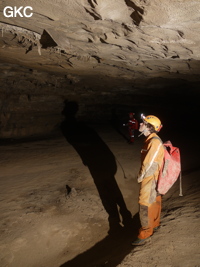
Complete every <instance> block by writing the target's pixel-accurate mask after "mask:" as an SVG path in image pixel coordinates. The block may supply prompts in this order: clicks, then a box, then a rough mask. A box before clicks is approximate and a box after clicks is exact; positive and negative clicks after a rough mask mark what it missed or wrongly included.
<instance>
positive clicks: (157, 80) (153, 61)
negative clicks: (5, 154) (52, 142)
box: [0, 0, 200, 138]
mask: <svg viewBox="0 0 200 267" xmlns="http://www.w3.org/2000/svg"><path fill="white" fill-rule="evenodd" d="M8 5H9V6H11V7H14V6H16V7H20V6H23V7H25V6H30V5H31V7H32V8H33V15H32V17H28V18H27V17H20V16H19V15H18V16H16V17H6V16H5V13H3V11H4V9H5V7H6V6H8ZM199 10H200V2H199V1H196V0H191V1H188V0H175V1H174V0H162V1H160V0H151V1H150V0H137V1H131V0H106V1H105V0H67V1H66V0H65V1H64V0H54V1H53V0H49V1H48V3H47V2H46V1H43V0H41V1H38V0H33V1H31V3H30V1H28V0H24V1H15V0H10V1H9V3H8V1H5V0H3V1H1V3H0V16H1V20H0V27H1V39H0V56H1V64H0V72H1V81H0V88H1V89H0V95H1V101H2V102H1V104H0V108H1V114H0V115H1V123H2V127H1V133H0V136H1V137H2V138H9V137H25V136H30V135H32V134H46V133H47V132H49V131H50V132H52V131H54V129H56V128H57V125H58V124H59V122H60V121H61V120H62V117H61V112H62V108H63V102H64V100H66V99H68V100H74V101H77V102H78V103H79V104H80V110H79V115H80V116H81V117H83V118H90V115H91V111H92V113H93V114H96V115H97V116H96V117H95V118H92V119H94V120H95V119H96V120H100V119H105V117H108V116H110V113H111V110H110V109H109V108H108V106H110V107H113V106H117V105H119V104H121V105H124V106H127V107H132V106H138V105H140V104H141V102H142V103H143V104H144V103H145V105H147V104H148V103H149V102H152V101H153V103H152V104H153V105H154V102H156V103H158V101H157V100H156V101H155V100H153V99H154V97H155V96H156V97H162V96H165V95H166V93H167V95H168V96H169V95H171V94H172V95H174V94H175V95H179V97H177V99H179V100H180V98H181V96H182V95H183V97H186V99H187V97H188V95H190V96H192V97H196V96H198V88H199V80H200V77H199V72H200V62H199V58H200V52H199V45H200V37H199V36H200V19H199ZM138 96H139V97H138ZM140 96H142V97H144V96H145V97H146V98H145V97H144V98H142V99H141V97H140ZM148 97H150V98H148ZM183 103H184V102H182V104H183ZM164 104H165V103H164ZM161 105H163V104H161ZM103 110H104V112H103ZM31 114H32V115H31ZM20 118H21V119H20ZM33 124H34V128H33V127H32V125H33ZM43 125H44V126H43Z"/></svg>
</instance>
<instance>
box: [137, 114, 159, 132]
mask: <svg viewBox="0 0 200 267" xmlns="http://www.w3.org/2000/svg"><path fill="white" fill-rule="evenodd" d="M142 119H143V120H144V121H146V122H147V123H149V124H151V125H152V126H153V127H154V129H155V131H156V132H159V131H160V129H161V128H162V124H161V121H160V120H159V119H158V118H157V117H156V116H154V115H148V116H146V117H145V116H143V117H142Z"/></svg>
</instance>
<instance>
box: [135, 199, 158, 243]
mask: <svg viewBox="0 0 200 267" xmlns="http://www.w3.org/2000/svg"><path fill="white" fill-rule="evenodd" d="M160 214H161V196H157V197H156V201H155V202H154V203H152V204H151V205H150V206H149V207H148V206H144V205H140V221H141V226H142V227H141V228H140V230H139V235H138V238H140V239H146V238H147V237H149V236H151V235H152V234H153V229H154V228H155V227H157V226H159V225H160Z"/></svg>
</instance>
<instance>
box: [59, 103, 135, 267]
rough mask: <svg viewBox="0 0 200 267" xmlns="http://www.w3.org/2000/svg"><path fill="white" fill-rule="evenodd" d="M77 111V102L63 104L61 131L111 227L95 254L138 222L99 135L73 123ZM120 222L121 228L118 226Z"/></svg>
mask: <svg viewBox="0 0 200 267" xmlns="http://www.w3.org/2000/svg"><path fill="white" fill-rule="evenodd" d="M77 111H78V104H77V103H76V102H68V101H65V107H64V110H63V115H64V116H65V119H64V121H63V122H62V123H61V130H62V133H63V135H64V136H65V138H66V140H67V141H68V142H69V143H70V144H71V145H72V146H73V147H74V149H75V150H76V151H77V152H78V154H79V156H80V157H81V159H82V162H83V164H84V165H85V166H87V167H88V169H89V171H90V173H91V176H92V178H93V180H94V183H95V185H96V188H97V190H98V193H99V196H100V198H101V201H102V204H103V206H104V208H105V210H106V212H107V213H108V221H109V227H110V230H109V236H108V237H107V238H106V239H105V241H101V242H100V246H99V245H98V246H97V247H96V246H95V247H93V248H92V249H91V252H92V250H94V249H95V250H96V249H97V251H98V250H99V248H100V250H101V252H102V248H101V246H102V245H101V244H102V242H103V243H104V242H105V243H104V245H103V247H104V248H105V247H106V246H105V244H109V243H110V242H112V240H113V239H112V237H113V236H115V242H116V237H117V236H118V237H119V236H121V234H122V235H123V236H125V235H124V229H130V228H131V227H132V226H133V223H135V222H136V221H138V219H137V218H135V219H134V220H135V222H134V220H133V218H132V215H131V213H130V211H129V210H128V209H127V207H126V204H125V201H124V199H123V196H122V193H121V191H120V189H119V187H118V184H117V182H116V180H115V174H116V171H117V164H116V161H115V157H114V155H113V153H112V152H111V150H110V149H109V147H108V146H107V145H106V144H105V143H104V141H103V140H102V139H101V138H100V136H99V135H98V134H97V133H96V132H95V131H94V129H92V128H91V127H89V126H87V125H86V124H85V123H83V122H79V121H77V120H76V118H75V115H76V113H77ZM120 216H121V219H120ZM120 222H121V224H123V226H124V227H122V226H121V224H120ZM137 224H138V222H137ZM132 230H133V229H132ZM129 235H130V232H129ZM106 250H107V251H106V252H108V248H107V249H106ZM93 253H94V251H93ZM89 254H90V253H89ZM87 255H88V251H87V253H86V254H84V256H83V257H86V258H87ZM78 257H80V255H79V256H78ZM79 260H80V263H81V262H82V260H83V259H82V258H81V259H79V258H78V260H77V259H76V260H74V261H73V260H72V261H70V262H67V263H65V264H64V265H62V266H80V265H79V264H78V261H79ZM88 260H89V256H88ZM89 262H90V261H89ZM69 264H70V265H69ZM77 264H78V265H77ZM85 264H86V263H85ZM82 266H83V265H82ZM84 266H89V265H84Z"/></svg>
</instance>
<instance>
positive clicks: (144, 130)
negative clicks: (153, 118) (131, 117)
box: [139, 121, 150, 136]
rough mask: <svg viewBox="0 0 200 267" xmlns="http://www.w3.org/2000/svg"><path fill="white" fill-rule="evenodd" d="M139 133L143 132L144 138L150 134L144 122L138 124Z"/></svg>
mask: <svg viewBox="0 0 200 267" xmlns="http://www.w3.org/2000/svg"><path fill="white" fill-rule="evenodd" d="M139 132H143V134H144V135H145V136H148V135H149V134H150V132H149V129H148V127H147V123H146V122H145V121H143V122H141V123H140V127H139Z"/></svg>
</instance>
